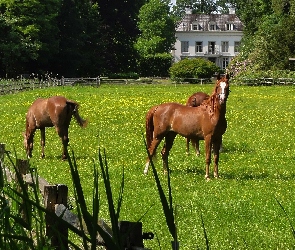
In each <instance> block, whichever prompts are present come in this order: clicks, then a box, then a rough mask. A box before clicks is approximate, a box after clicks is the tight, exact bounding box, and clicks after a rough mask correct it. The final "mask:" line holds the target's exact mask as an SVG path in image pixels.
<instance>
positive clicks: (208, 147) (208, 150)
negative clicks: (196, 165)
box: [205, 136, 211, 180]
mask: <svg viewBox="0 0 295 250" xmlns="http://www.w3.org/2000/svg"><path fill="white" fill-rule="evenodd" d="M205 151H206V174H205V179H206V180H210V178H209V166H210V163H211V136H207V137H206V138H205Z"/></svg>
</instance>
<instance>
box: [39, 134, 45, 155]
mask: <svg viewBox="0 0 295 250" xmlns="http://www.w3.org/2000/svg"><path fill="white" fill-rule="evenodd" d="M40 132H41V158H44V157H45V154H44V147H45V128H40Z"/></svg>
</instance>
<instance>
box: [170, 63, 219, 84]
mask: <svg viewBox="0 0 295 250" xmlns="http://www.w3.org/2000/svg"><path fill="white" fill-rule="evenodd" d="M217 71H220V68H219V67H218V66H216V64H214V63H212V62H210V61H208V60H206V59H203V58H193V59H184V60H181V61H180V62H177V63H175V64H173V65H172V67H171V68H170V77H171V79H172V80H175V79H178V78H210V77H211V76H212V75H213V74H214V73H215V72H217Z"/></svg>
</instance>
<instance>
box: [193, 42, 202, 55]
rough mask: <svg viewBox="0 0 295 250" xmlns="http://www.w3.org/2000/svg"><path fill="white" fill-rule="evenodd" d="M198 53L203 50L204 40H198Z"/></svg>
mask: <svg viewBox="0 0 295 250" xmlns="http://www.w3.org/2000/svg"><path fill="white" fill-rule="evenodd" d="M195 49H196V53H199V52H203V42H196V47H195Z"/></svg>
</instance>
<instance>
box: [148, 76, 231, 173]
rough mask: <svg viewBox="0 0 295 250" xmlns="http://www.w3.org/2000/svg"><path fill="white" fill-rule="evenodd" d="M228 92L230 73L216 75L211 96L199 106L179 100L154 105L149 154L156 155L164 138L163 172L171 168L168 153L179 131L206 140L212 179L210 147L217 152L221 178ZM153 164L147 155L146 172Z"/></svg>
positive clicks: (150, 118)
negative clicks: (220, 157)
mask: <svg viewBox="0 0 295 250" xmlns="http://www.w3.org/2000/svg"><path fill="white" fill-rule="evenodd" d="M228 95H229V76H228V75H226V76H225V77H223V78H220V76H217V82H216V85H215V87H214V90H213V93H212V94H211V96H210V97H209V98H208V99H207V100H205V101H204V102H203V103H202V104H201V105H200V106H198V107H188V106H185V105H182V104H178V103H164V104H160V105H156V106H154V107H152V108H151V109H150V110H149V111H148V112H147V115H146V141H147V148H148V152H149V155H150V156H151V157H153V156H154V155H155V153H156V149H157V147H158V145H159V144H160V142H161V141H162V140H163V139H164V138H165V143H164V147H163V149H162V151H161V154H162V160H163V167H164V171H167V168H168V155H169V151H170V149H171V148H172V145H173V141H174V139H175V137H176V135H177V134H179V135H181V136H183V137H186V138H190V139H193V140H205V151H206V175H205V178H206V179H209V166H210V163H211V148H212V145H213V153H214V177H216V178H217V177H218V161H219V149H220V145H221V142H222V135H223V134H224V133H225V131H226V128H227V122H226V118H225V113H226V101H227V98H228ZM149 164H150V157H148V159H147V162H146V165H145V169H144V173H145V174H147V172H148V167H149Z"/></svg>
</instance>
